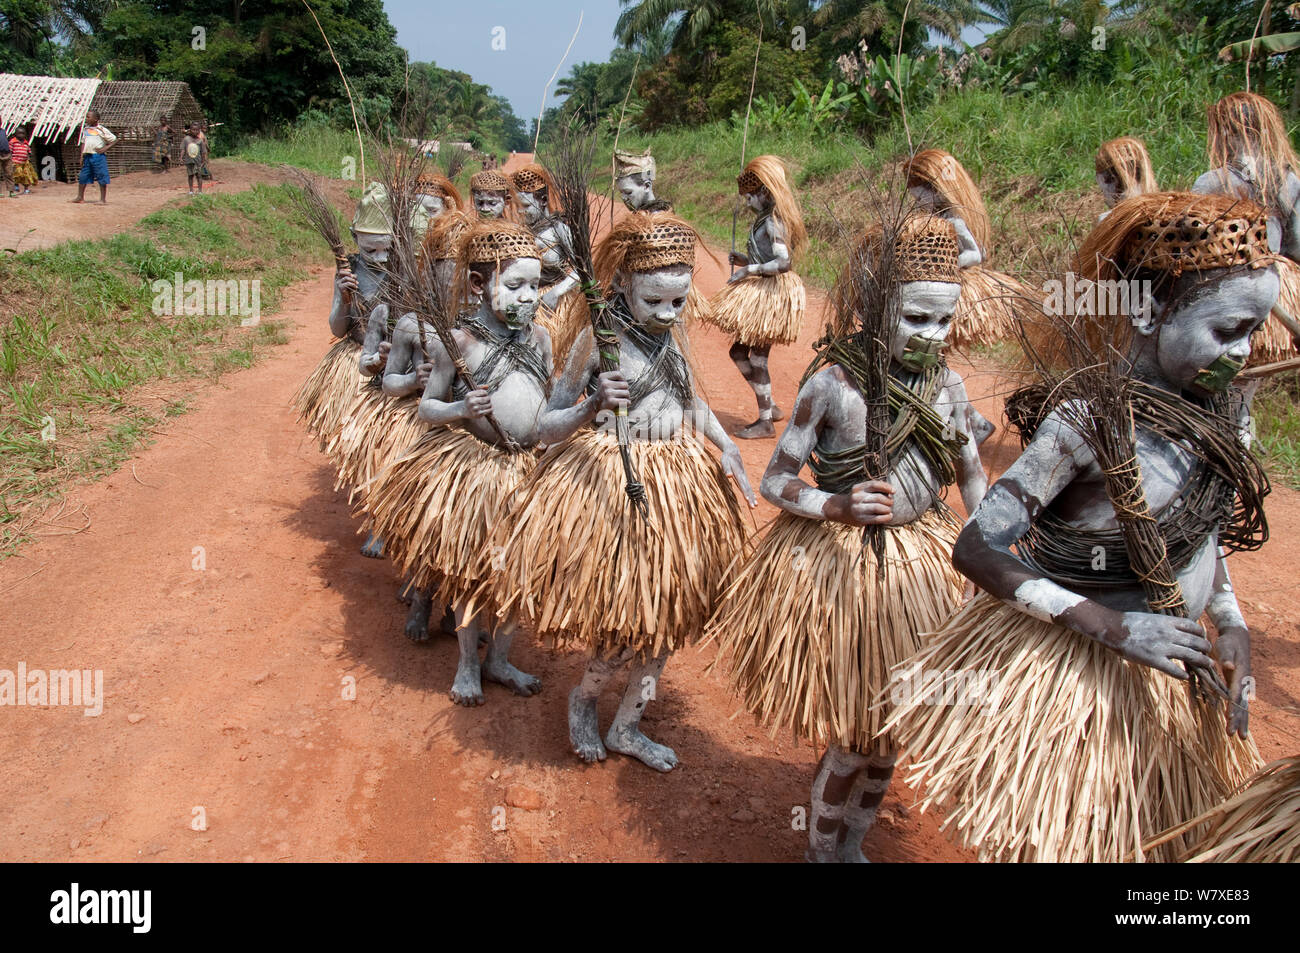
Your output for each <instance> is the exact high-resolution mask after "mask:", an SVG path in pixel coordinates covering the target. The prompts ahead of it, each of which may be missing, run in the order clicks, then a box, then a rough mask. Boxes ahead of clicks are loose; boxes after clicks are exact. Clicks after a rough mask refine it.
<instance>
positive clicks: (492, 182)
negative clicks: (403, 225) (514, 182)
mask: <svg viewBox="0 0 1300 953" xmlns="http://www.w3.org/2000/svg"><path fill="white" fill-rule="evenodd" d="M469 190H470V191H471V192H501V193H503V194H505V195H509V194H510V180H509V179H507V178H506V177H505V176H504V175H502V174H501V173H500V172H497V171H496V170H495V169H487V170H485V171H483V172H475V173H474V174H473V175H471V176H470V177H469Z"/></svg>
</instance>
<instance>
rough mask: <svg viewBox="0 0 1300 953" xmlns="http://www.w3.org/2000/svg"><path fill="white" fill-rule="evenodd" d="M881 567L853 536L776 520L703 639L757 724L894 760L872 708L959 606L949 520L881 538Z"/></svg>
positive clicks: (858, 532) (932, 517)
mask: <svg viewBox="0 0 1300 953" xmlns="http://www.w3.org/2000/svg"><path fill="white" fill-rule="evenodd" d="M884 533H885V562H884V565H883V568H882V567H881V566H879V565H878V564H877V563H876V557H875V554H874V552H873V550H872V549H871V548H870V546H867V547H865V548H864V547H863V532H862V528H861V527H854V526H846V525H844V524H843V523H837V522H833V521H829V520H812V519H805V518H803V517H800V516H795V515H794V514H792V513H782V514H781V515H780V516H779V517H777V519H776V521H775V522H774V523H773V524H772V528H771V530H770V531H769V532H768V534H767V535H766V536H765V537H764V538H763V540H762V542H761V543H759V545H758V548H757V549H756V550H755V552H754V554H753V556H751V557H750V558H749V559H748V560H746V561H745V563H744V564H743V565H742V566H741V567H740V568H739V571H738V572H737V573H736V574H735V576H734V577H733V579H734V581H733V582H732V583H731V585H730V587H729V588H728V589H727V591H726V593H725V594H724V595H723V596H722V599H721V600H720V602H719V605H718V608H717V611H716V612H715V613H714V616H713V618H712V619H711V620H710V622H709V627H708V636H709V639H710V640H713V639H716V640H717V641H718V645H719V655H718V659H717V660H716V661H715V662H714V663H713V664H719V663H722V664H724V665H725V667H726V668H727V669H729V670H730V672H731V679H730V681H731V686H732V688H733V690H735V691H736V692H737V693H738V694H739V695H740V696H741V698H743V699H744V702H745V706H746V707H747V708H748V709H749V711H750V712H751V713H752V714H754V715H755V716H756V717H757V718H758V719H759V720H760V721H761V722H762V723H763V724H765V725H768V726H770V727H771V729H772V731H773V733H774V734H775V733H776V731H777V730H778V729H787V728H788V729H790V730H791V731H793V732H794V733H795V734H796V735H798V736H799V737H801V738H808V739H811V740H813V741H815V742H817V743H818V744H819V745H825V744H828V743H834V744H838V745H841V746H843V747H846V748H850V749H852V750H855V751H861V752H871V751H875V750H880V751H882V753H883V752H886V751H888V750H890V746H891V742H890V741H889V740H888V739H886V738H883V737H881V738H877V737H876V736H877V733H878V732H879V731H880V729H881V727H882V726H883V724H884V720H885V715H886V714H887V713H886V712H884V711H882V710H880V709H878V708H873V707H872V703H873V702H874V701H875V700H876V698H877V696H879V695H880V694H881V692H882V691H883V690H884V689H885V686H886V685H887V684H888V682H889V672H890V669H891V668H892V667H893V666H895V665H896V664H898V663H899V662H901V661H903V660H904V659H906V658H909V657H910V656H911V655H912V654H913V653H915V652H916V651H917V650H918V649H919V648H920V645H921V634H922V633H925V632H932V631H934V630H935V629H937V628H938V627H939V626H940V625H942V624H943V622H944V621H945V620H946V619H947V618H948V616H949V615H951V614H952V612H953V610H954V609H955V608H956V607H957V605H958V603H959V602H960V600H961V594H962V589H963V586H964V582H963V580H962V577H961V576H960V574H958V573H957V572H956V571H955V570H954V569H953V568H952V562H951V560H952V547H953V543H954V542H955V541H956V537H957V525H956V522H955V520H953V519H951V518H945V517H943V516H940V515H939V514H937V513H933V512H932V513H927V514H926V515H925V516H924V517H922V518H921V519H920V520H918V521H917V522H915V523H912V524H910V525H907V526H891V527H887V528H885V529H884Z"/></svg>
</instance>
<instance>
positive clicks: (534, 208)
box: [519, 189, 546, 225]
mask: <svg viewBox="0 0 1300 953" xmlns="http://www.w3.org/2000/svg"><path fill="white" fill-rule="evenodd" d="M519 207H520V208H521V209H523V212H524V221H525V222H526V223H527V224H529V225H536V224H537V223H538V222H540V221H541V220H542V219H543V218H545V217H546V190H545V189H542V190H540V191H537V192H520V193H519Z"/></svg>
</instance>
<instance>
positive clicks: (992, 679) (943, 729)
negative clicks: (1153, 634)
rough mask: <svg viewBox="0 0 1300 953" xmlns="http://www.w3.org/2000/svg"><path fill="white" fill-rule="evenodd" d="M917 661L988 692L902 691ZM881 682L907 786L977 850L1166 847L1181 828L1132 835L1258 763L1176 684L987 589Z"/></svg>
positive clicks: (1137, 850) (1204, 804)
mask: <svg viewBox="0 0 1300 953" xmlns="http://www.w3.org/2000/svg"><path fill="white" fill-rule="evenodd" d="M931 672H940V673H955V672H960V673H968V672H969V673H981V676H982V678H983V680H984V681H983V684H985V685H986V686H991V690H990V691H987V692H984V693H982V694H981V696H980V697H978V698H974V699H970V700H969V701H971V703H970V704H965V703H962V702H964V701H966V700H965V699H958V700H957V701H956V702H952V701H951V700H943V701H944V703H935V702H934V700H933V699H930V698H928V697H927V696H926V695H925V693H924V692H919V691H915V690H914V688H915V686H917V685H919V684H923V683H924V676H925V674H926V673H931ZM890 695H891V697H892V698H893V701H894V708H893V713H892V714H891V715H890V716H889V719H888V720H887V722H886V725H885V728H886V730H887V731H889V732H890V733H891V734H892V735H893V737H895V738H897V739H898V741H899V742H900V743H901V745H902V746H903V747H904V748H906V749H907V754H908V757H909V759H910V760H911V762H912V764H911V766H910V768H909V769H908V776H907V781H908V783H909V784H916V783H918V782H921V781H924V783H925V794H924V796H923V797H922V798H921V801H920V804H921V807H922V809H923V810H924V809H925V808H927V807H933V806H942V807H944V809H945V810H946V812H947V818H946V820H945V821H944V825H943V826H944V827H945V828H946V829H950V830H951V831H952V832H953V833H954V834H956V835H959V836H960V840H961V842H962V844H963V845H964V846H967V847H974V848H977V849H978V850H979V853H980V856H981V858H982V859H987V860H997V861H1046V862H1059V861H1096V862H1118V861H1123V860H1128V859H1136V860H1157V861H1164V860H1172V859H1174V857H1175V856H1176V855H1177V854H1178V853H1179V852H1180V850H1181V849H1182V847H1184V846H1185V844H1184V843H1182V842H1181V839H1180V840H1175V841H1171V842H1170V843H1167V844H1165V845H1163V846H1162V847H1160V848H1157V849H1156V850H1154V851H1151V852H1149V853H1148V852H1144V851H1143V850H1142V843H1143V842H1144V841H1145V840H1147V839H1149V838H1150V837H1152V836H1153V835H1155V834H1157V833H1159V832H1160V831H1162V830H1165V829H1166V828H1169V827H1171V826H1173V825H1175V824H1179V823H1181V822H1182V821H1185V820H1187V819H1188V818H1191V817H1194V816H1195V815H1197V814H1199V813H1201V812H1202V811H1204V810H1206V809H1208V808H1210V807H1213V806H1215V805H1216V804H1218V803H1220V802H1221V801H1222V800H1223V799H1224V798H1225V797H1226V796H1228V795H1229V794H1230V793H1231V792H1232V791H1233V790H1234V789H1235V788H1236V787H1237V786H1238V785H1240V784H1241V782H1242V781H1243V780H1245V778H1246V777H1247V776H1249V774H1250V773H1251V772H1252V771H1254V770H1255V769H1256V768H1257V767H1258V765H1259V756H1258V754H1257V753H1256V751H1255V746H1254V744H1253V743H1252V742H1241V741H1238V740H1235V739H1229V738H1228V736H1227V733H1226V731H1225V730H1224V717H1223V710H1222V708H1219V709H1217V710H1212V709H1210V708H1208V706H1204V705H1202V704H1199V703H1198V704H1195V705H1193V704H1191V703H1190V702H1189V699H1188V697H1187V690H1186V688H1185V687H1184V685H1183V683H1181V682H1179V681H1177V680H1175V679H1173V678H1171V677H1169V676H1168V675H1165V674H1164V673H1163V672H1158V671H1156V670H1155V669H1152V668H1148V667H1147V666H1145V665H1138V664H1132V663H1129V662H1127V661H1125V660H1124V659H1123V658H1121V657H1120V656H1119V655H1118V654H1117V653H1115V652H1113V651H1111V650H1110V649H1107V648H1105V647H1104V646H1102V645H1100V644H1098V643H1097V642H1095V641H1093V640H1091V639H1088V638H1086V637H1085V636H1082V635H1079V634H1078V633H1076V632H1073V631H1071V630H1069V629H1067V628H1065V627H1064V626H1060V625H1056V624H1054V623H1052V622H1043V621H1040V620H1037V619H1034V618H1031V617H1030V616H1028V615H1025V614H1024V613H1022V612H1020V611H1018V610H1017V609H1014V608H1012V607H1011V606H1009V605H1007V604H1006V603H1003V602H1001V601H1000V600H998V599H995V598H993V597H992V596H989V595H987V594H981V595H979V596H977V597H976V598H975V599H974V600H972V601H971V602H970V603H968V604H966V605H965V606H963V607H962V608H961V609H960V610H959V611H958V612H957V613H956V614H955V615H954V616H953V617H952V618H951V619H950V620H949V622H948V623H947V625H945V626H944V627H943V629H942V630H941V631H939V632H937V633H935V634H934V635H932V636H929V637H927V638H926V639H925V640H924V646H923V648H922V649H921V651H920V652H918V653H917V654H916V655H915V656H913V657H912V658H911V659H910V660H908V661H906V662H904V663H903V664H902V665H900V666H899V667H898V668H897V669H896V670H895V671H894V673H893V678H892V680H891V684H890ZM899 696H902V697H903V701H902V702H901V703H900V702H899V701H898V697H899Z"/></svg>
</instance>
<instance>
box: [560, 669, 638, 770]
mask: <svg viewBox="0 0 1300 953" xmlns="http://www.w3.org/2000/svg"><path fill="white" fill-rule="evenodd" d="M629 657H630V653H623V654H622V655H617V656H615V657H614V658H611V659H592V660H591V661H590V662H588V663H587V670H586V671H585V672H584V673H583V675H582V681H581V682H579V683H578V684H577V685H575V686H574V688H573V691H571V692H569V743H570V744H571V745H573V753H574V754H576V755H577V756H578V757H579V758H581V759H582V760H583V761H586V762H588V763H590V762H592V761H604V760H605V746H604V745H603V744H601V741H600V723H599V722H598V721H597V718H596V700H597V699H599V698H600V693H601V692H603V691H604V690H605V686H606V685H607V684H608V683H609V680H610V679H611V678H613V677H614V673H615V672H617V671H618V670H619V669H620V668H622V667H623V665H624V664H625V663H626V662H627V660H628V658H629Z"/></svg>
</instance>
